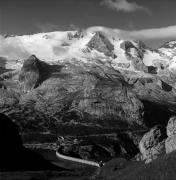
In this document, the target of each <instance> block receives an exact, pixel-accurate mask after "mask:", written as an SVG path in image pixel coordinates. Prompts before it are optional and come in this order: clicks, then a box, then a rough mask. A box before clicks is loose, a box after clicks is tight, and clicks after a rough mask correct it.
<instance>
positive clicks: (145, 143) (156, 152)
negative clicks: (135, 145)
mask: <svg viewBox="0 0 176 180" xmlns="http://www.w3.org/2000/svg"><path fill="white" fill-rule="evenodd" d="M165 138H166V134H165V129H164V128H162V127H160V126H156V127H154V128H152V129H151V130H150V131H149V132H148V133H146V134H145V135H144V136H143V138H142V139H141V141H140V143H139V149H140V152H141V154H142V157H143V160H145V162H146V163H149V162H151V161H152V160H154V159H156V158H158V157H159V156H161V155H163V154H165V141H164V139H165Z"/></svg>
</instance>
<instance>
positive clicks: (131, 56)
mask: <svg viewBox="0 0 176 180" xmlns="http://www.w3.org/2000/svg"><path fill="white" fill-rule="evenodd" d="M120 47H121V48H122V49H124V50H125V54H126V57H127V59H128V60H129V61H131V64H132V66H133V67H134V68H135V70H139V71H143V72H148V69H147V66H146V65H145V64H144V63H143V56H144V52H145V50H144V48H143V47H142V46H139V47H136V46H135V45H134V44H133V43H132V42H130V41H124V42H123V43H121V45H120Z"/></svg>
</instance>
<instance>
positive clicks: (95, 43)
mask: <svg viewBox="0 0 176 180" xmlns="http://www.w3.org/2000/svg"><path fill="white" fill-rule="evenodd" d="M87 46H88V47H89V48H90V49H91V50H92V49H95V50H97V51H99V52H102V53H104V54H105V55H106V56H111V57H114V54H113V50H114V46H113V45H112V44H111V42H110V41H109V39H108V38H106V36H105V35H103V33H101V32H96V34H95V35H94V36H93V38H92V39H91V40H90V41H89V43H88V44H87Z"/></svg>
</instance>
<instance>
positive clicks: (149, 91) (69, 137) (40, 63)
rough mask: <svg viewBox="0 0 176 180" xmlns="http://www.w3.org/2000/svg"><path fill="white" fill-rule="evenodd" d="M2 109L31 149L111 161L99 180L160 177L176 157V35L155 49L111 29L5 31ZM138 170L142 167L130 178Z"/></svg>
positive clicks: (0, 61)
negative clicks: (18, 33)
mask: <svg viewBox="0 0 176 180" xmlns="http://www.w3.org/2000/svg"><path fill="white" fill-rule="evenodd" d="M0 113H3V114H5V115H7V116H8V117H9V118H10V119H11V120H13V122H15V124H16V125H17V126H18V128H19V133H20V135H21V137H22V142H23V145H24V146H26V147H27V148H29V149H31V150H35V151H36V149H37V148H39V149H49V150H53V151H55V150H56V149H58V150H59V151H61V152H62V153H63V154H65V155H67V156H71V157H76V158H80V159H85V160H90V161H94V162H98V163H99V162H104V163H105V166H103V167H102V168H101V169H100V172H99V173H98V174H97V175H96V177H94V178H95V179H96V178H97V179H107V180H108V179H117V178H118V179H120V178H122V179H123V178H124V179H130V177H131V179H135V180H136V179H147V178H148V180H149V179H152V178H153V179H157V178H156V177H155V176H156V174H155V172H154V171H151V169H152V168H156V167H157V166H158V165H157V163H158V164H163V162H166V163H168V164H169V162H172V159H174V158H175V150H176V132H175V130H176V41H171V42H167V43H165V44H164V45H163V46H162V47H160V48H159V49H155V50H154V49H151V48H149V47H147V46H146V45H145V44H144V43H143V42H141V41H134V40H126V39H121V38H119V37H116V36H110V35H109V34H107V33H106V32H103V31H102V32H100V31H95V32H94V31H92V30H91V31H90V30H84V31H67V32H57V31H56V32H50V33H39V34H34V35H23V36H2V37H1V41H0ZM12 141H13V137H12ZM9 143H10V142H9ZM120 164H122V167H121V166H120ZM115 167H117V168H115ZM64 168H65V167H64ZM113 168H115V169H113ZM130 168H132V169H133V170H135V169H137V171H138V172H139V173H133V174H132V176H128V177H127V176H126V177H122V173H124V174H128V173H126V172H131V169H130ZM162 168H163V167H161V168H160V169H162ZM172 168H173V169H172V171H173V172H174V171H175V170H176V169H175V166H172ZM111 169H112V171H111ZM146 169H147V170H146ZM163 169H164V168H163ZM145 170H146V171H147V172H151V176H149V175H148V176H147V173H144V174H145V175H143V173H142V172H145ZM156 171H157V172H158V171H159V170H156ZM159 173H161V178H160V179H163V180H166V179H167V178H168V177H171V176H169V175H168V174H167V173H165V174H164V173H163V174H162V172H159ZM149 174H150V173H149ZM152 176H153V177H152ZM158 176H159V175H157V177H158ZM92 178H93V177H92ZM168 179H169V178H168Z"/></svg>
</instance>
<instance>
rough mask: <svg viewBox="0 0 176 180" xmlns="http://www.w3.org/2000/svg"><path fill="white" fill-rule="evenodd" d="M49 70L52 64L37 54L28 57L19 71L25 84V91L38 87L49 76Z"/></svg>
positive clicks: (21, 80)
mask: <svg viewBox="0 0 176 180" xmlns="http://www.w3.org/2000/svg"><path fill="white" fill-rule="evenodd" d="M49 72H50V66H49V65H48V64H46V63H45V62H42V61H40V60H39V59H38V58H37V57H36V56H35V55H32V56H30V57H29V58H28V59H26V60H25V61H24V63H23V67H22V68H21V71H20V73H19V81H20V82H21V83H22V84H23V88H24V91H30V90H31V89H33V88H36V87H37V86H38V85H39V84H40V83H42V82H43V81H44V80H45V79H46V78H47V77H48V74H49Z"/></svg>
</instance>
